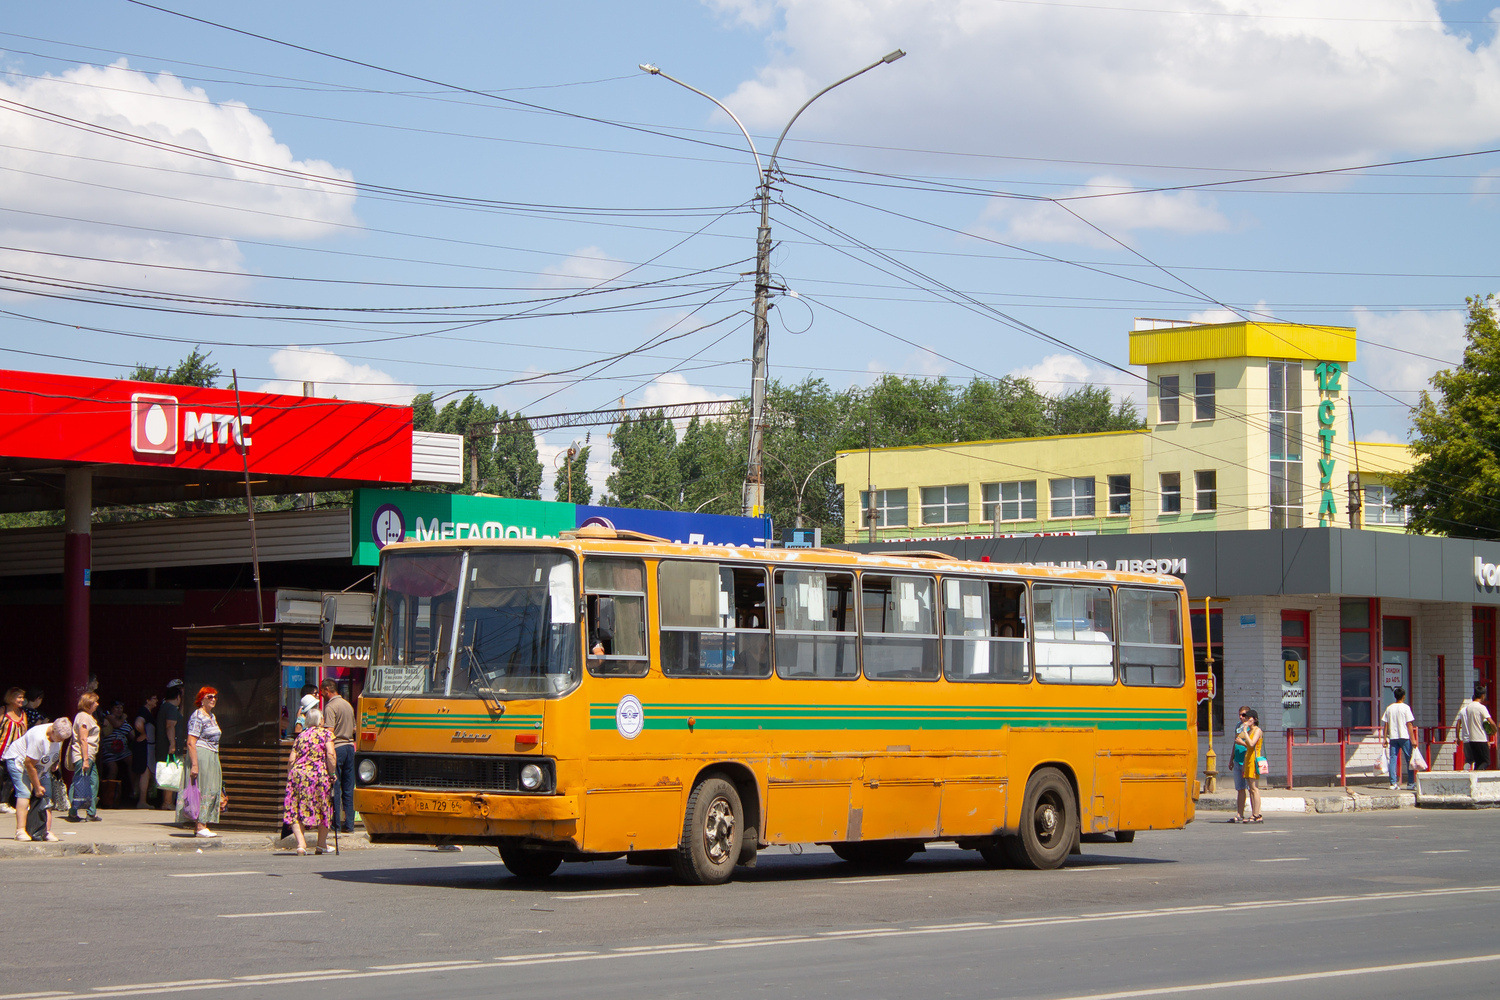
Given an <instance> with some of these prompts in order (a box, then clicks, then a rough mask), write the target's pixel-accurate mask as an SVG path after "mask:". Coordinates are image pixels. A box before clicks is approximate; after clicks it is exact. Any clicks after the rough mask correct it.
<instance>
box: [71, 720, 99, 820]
mask: <svg viewBox="0 0 1500 1000" xmlns="http://www.w3.org/2000/svg"><path fill="white" fill-rule="evenodd" d="M98 707H99V696H98V695H97V694H94V693H93V692H92V691H89V692H85V693H84V695H83V696H82V697H81V698H79V699H78V714H77V715H76V716H75V717H74V718H73V742H72V744H70V746H69V748H68V763H69V764H70V765H72V768H73V788H72V801H70V802H69V803H68V822H69V823H77V822H79V818H78V810H79V809H80V808H82V809H84V810H85V811H86V813H85V814H86V815H87V817H88V820H89V821H90V822H98V820H99V722H98V720H96V719H95V718H94V709H96V708H98Z"/></svg>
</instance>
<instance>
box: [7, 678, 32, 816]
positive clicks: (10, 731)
mask: <svg viewBox="0 0 1500 1000" xmlns="http://www.w3.org/2000/svg"><path fill="white" fill-rule="evenodd" d="M28 728H29V727H28V726H27V725H26V689H25V688H18V687H13V688H11V689H10V690H9V691H6V692H5V715H4V716H3V717H0V758H3V757H4V755H5V751H6V750H7V749H8V748H9V747H10V745H11V744H12V743H14V742H15V741H16V740H18V739H20V738H21V737H22V736H24V735H26V730H27V729H28ZM0 770H3V771H4V773H3V775H0V813H8V812H15V811H16V810H15V809H14V807H13V806H12V805H11V803H12V802H13V801H15V797H16V787H15V782H13V781H11V780H10V771H9V770H8V769H0Z"/></svg>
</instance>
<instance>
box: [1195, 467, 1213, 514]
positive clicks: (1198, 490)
mask: <svg viewBox="0 0 1500 1000" xmlns="http://www.w3.org/2000/svg"><path fill="white" fill-rule="evenodd" d="M1193 492H1194V503H1193V509H1194V510H1197V511H1211V510H1218V509H1219V474H1218V473H1217V472H1215V471H1214V470H1213V469H1199V470H1198V471H1197V472H1195V473H1193Z"/></svg>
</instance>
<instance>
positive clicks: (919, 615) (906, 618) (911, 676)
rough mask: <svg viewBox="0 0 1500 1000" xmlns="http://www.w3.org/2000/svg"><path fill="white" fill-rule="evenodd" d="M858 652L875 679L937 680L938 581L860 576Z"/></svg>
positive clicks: (866, 672)
mask: <svg viewBox="0 0 1500 1000" xmlns="http://www.w3.org/2000/svg"><path fill="white" fill-rule="evenodd" d="M859 588H860V602H861V603H860V607H861V610H862V612H863V615H862V618H861V621H860V637H859V641H860V654H861V659H862V660H863V662H864V669H865V676H866V677H868V678H870V679H871V680H923V681H930V680H937V678H938V676H939V675H940V674H941V670H942V668H941V666H940V665H939V661H940V655H941V654H940V653H939V651H938V634H937V614H936V612H937V609H936V607H934V600H933V598H934V591H935V590H936V587H935V581H934V580H933V579H932V577H930V576H907V575H899V576H898V575H890V576H886V575H884V574H875V573H862V574H860V578H859Z"/></svg>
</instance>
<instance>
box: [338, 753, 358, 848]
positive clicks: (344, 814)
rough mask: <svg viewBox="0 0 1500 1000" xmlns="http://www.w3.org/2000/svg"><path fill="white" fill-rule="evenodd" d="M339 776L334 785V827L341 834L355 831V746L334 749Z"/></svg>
mask: <svg viewBox="0 0 1500 1000" xmlns="http://www.w3.org/2000/svg"><path fill="white" fill-rule="evenodd" d="M333 753H334V757H335V759H336V760H337V762H338V776H337V778H336V780H335V781H334V783H333V825H334V826H335V827H337V828H338V830H339V832H341V833H352V832H353V831H354V744H352V743H346V744H344V745H343V746H339V747H334V749H333Z"/></svg>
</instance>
